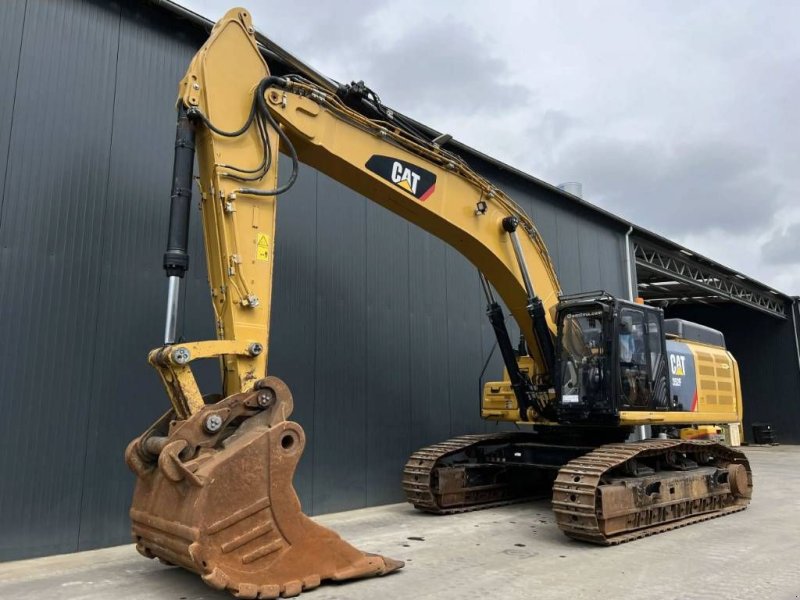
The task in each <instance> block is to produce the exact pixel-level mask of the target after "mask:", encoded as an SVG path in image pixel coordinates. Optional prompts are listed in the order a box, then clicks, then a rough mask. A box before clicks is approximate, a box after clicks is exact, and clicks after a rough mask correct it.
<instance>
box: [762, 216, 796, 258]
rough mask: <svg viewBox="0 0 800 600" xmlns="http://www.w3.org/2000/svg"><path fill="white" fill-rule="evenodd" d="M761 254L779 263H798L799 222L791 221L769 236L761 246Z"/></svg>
mask: <svg viewBox="0 0 800 600" xmlns="http://www.w3.org/2000/svg"><path fill="white" fill-rule="evenodd" d="M761 255H762V257H763V258H764V260H767V261H770V262H772V263H776V264H779V265H792V264H797V263H800V223H793V224H792V225H790V226H789V227H787V228H786V229H785V230H784V231H782V232H781V233H778V234H776V235H774V236H773V237H772V238H770V239H769V240H768V241H767V242H766V243H765V244H764V245H763V246H761Z"/></svg>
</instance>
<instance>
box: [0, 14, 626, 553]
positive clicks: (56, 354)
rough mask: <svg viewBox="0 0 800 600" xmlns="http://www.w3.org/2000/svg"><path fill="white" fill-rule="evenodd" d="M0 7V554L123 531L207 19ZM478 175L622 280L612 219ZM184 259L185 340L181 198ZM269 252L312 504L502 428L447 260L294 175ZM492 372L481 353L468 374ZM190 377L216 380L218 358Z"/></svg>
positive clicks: (403, 227)
mask: <svg viewBox="0 0 800 600" xmlns="http://www.w3.org/2000/svg"><path fill="white" fill-rule="evenodd" d="M0 17H2V20H0V28H2V31H3V33H4V37H3V38H2V41H0V50H3V52H2V56H0V76H3V77H6V78H7V80H9V81H10V79H14V81H17V77H16V70H17V68H18V70H19V78H18V83H17V85H16V86H13V85H8V86H4V87H3V89H2V90H0V110H2V112H0V152H5V151H4V150H2V147H3V145H5V147H6V148H7V149H8V157H7V160H2V161H1V162H0V174H5V173H7V177H6V179H5V182H4V187H3V188H2V189H4V196H3V199H4V202H3V207H2V211H0V219H2V220H1V221H0V319H2V322H3V323H4V327H5V329H4V330H5V332H6V339H7V340H11V341H12V342H13V343H11V344H9V343H6V344H2V345H0V361H2V364H3V365H4V370H3V376H2V377H0V402H2V403H3V407H4V409H5V412H4V417H5V418H4V419H3V420H2V421H0V439H2V440H3V441H2V444H3V446H2V452H1V453H0V472H1V473H2V474H3V477H4V485H3V486H0V530H2V531H3V535H2V536H0V560H2V559H7V558H20V557H24V556H33V555H39V554H48V553H54V552H67V551H73V550H77V549H86V548H92V547H98V546H103V545H109V544H115V543H124V542H126V541H128V539H129V537H128V520H127V507H128V502H129V498H130V494H131V491H132V486H133V477H132V475H131V474H130V473H129V472H128V471H127V469H126V467H125V465H124V463H123V460H122V451H123V448H124V446H125V444H127V442H128V441H129V440H130V439H131V438H132V437H133V436H135V435H137V434H138V433H140V432H141V431H142V430H143V429H144V428H145V427H146V426H147V425H149V423H150V422H152V421H153V420H154V419H155V418H156V417H157V416H158V415H159V414H161V413H162V412H163V411H164V410H166V408H167V407H168V401H167V397H166V395H165V394H164V392H163V390H162V389H161V388H160V384H159V383H158V378H157V376H156V374H155V372H153V370H152V369H151V368H150V367H149V366H148V365H147V363H146V354H147V351H148V350H149V349H151V348H152V347H154V346H157V345H158V344H159V343H160V342H161V339H162V325H163V317H164V315H163V310H164V304H163V303H164V296H165V287H166V285H165V278H164V276H163V271H162V269H161V254H162V251H163V243H164V237H165V233H166V225H167V222H166V220H167V214H168V203H169V182H170V174H171V166H172V159H171V156H172V147H173V139H174V138H173V136H174V121H175V115H174V99H175V91H176V85H177V82H178V80H179V79H180V77H181V76H182V74H183V72H184V70H185V68H186V65H187V64H188V61H189V59H190V58H191V56H192V55H193V53H194V52H195V50H196V49H197V48H198V47H199V45H200V44H201V43H202V42H203V41H204V39H205V36H206V32H204V31H200V30H198V29H196V28H193V27H192V26H190V25H189V24H188V23H186V22H181V21H178V20H177V19H174V18H173V17H172V16H171V15H169V14H168V13H166V12H164V11H163V10H161V9H159V8H155V7H152V6H150V5H149V4H148V3H143V2H139V1H138V0H123V1H121V2H119V3H113V4H107V3H105V2H100V1H99V0H97V1H94V0H62V1H60V2H48V1H46V0H28V1H27V2H25V1H24V0H16V1H13V2H8V3H4V4H3V5H2V6H1V7H0ZM23 19H24V26H23ZM15 45H16V48H17V50H16V53H15V50H14V48H15ZM15 57H16V58H15ZM12 76H13V77H12ZM49 90H57V94H55V92H54V94H55V95H51V94H48V93H45V92H47V91H49ZM14 96H16V98H17V102H16V105H15V107H14V110H13V112H12V110H11V107H12V106H14V102H13V99H14ZM9 98H10V99H11V100H10V102H11V104H9ZM54 98H57V100H58V102H57V103H54V100H53V99H54ZM20 99H23V100H24V102H20ZM56 107H57V109H56ZM9 132H10V134H9ZM3 135H5V136H6V138H5V141H4V140H3V138H2V136H3ZM4 156H5V155H4V154H0V158H3V157H4ZM284 164H287V163H284ZM478 166H479V167H480V169H481V170H482V171H483V173H484V175H486V176H487V177H489V178H490V179H492V181H494V182H495V183H496V184H497V185H498V186H500V187H503V188H504V189H506V190H507V191H508V192H509V193H511V195H512V196H513V197H515V198H516V199H517V200H518V201H519V202H520V204H521V205H522V206H523V207H525V208H526V209H527V210H528V211H529V212H530V213H531V214H532V215H533V218H534V220H536V222H537V224H538V226H539V228H540V230H541V232H542V235H543V236H544V239H545V241H546V242H547V243H548V245H549V246H550V247H551V249H552V250H553V256H554V260H555V262H556V265H557V269H558V271H559V274H560V276H561V277H562V278H563V279H564V281H565V282H567V283H566V284H565V286H564V287H565V289H566V290H569V291H575V290H576V288H578V286H580V285H584V284H594V283H595V282H599V283H602V284H603V285H602V287H605V288H606V289H608V290H609V291H611V292H615V293H619V291H620V289H621V282H622V276H621V273H622V260H624V251H623V245H622V243H621V242H620V239H621V233H620V231H619V226H618V225H616V226H614V225H612V224H611V222H610V221H609V220H608V219H603V218H600V220H596V219H598V217H597V216H596V215H593V213H592V212H591V211H590V210H587V209H585V208H582V207H576V206H575V205H573V204H572V203H570V202H569V201H568V200H566V199H565V198H564V197H563V196H560V195H558V194H555V193H553V192H552V191H549V190H546V189H544V188H542V189H541V190H540V189H538V188H536V187H535V186H533V185H532V184H530V183H529V182H526V181H523V180H522V179H520V178H519V177H517V176H515V175H512V174H510V173H508V172H504V171H501V170H499V169H497V168H496V167H494V166H492V165H488V164H481V165H478ZM282 175H283V176H285V172H284V173H282ZM3 176H5V175H3ZM623 233H624V232H623ZM577 238H580V243H578V242H577V241H576V240H577ZM190 252H191V256H192V258H191V261H192V264H191V269H190V272H189V275H188V276H187V278H186V280H185V286H186V294H185V296H184V302H183V310H182V324H181V327H180V332H179V333H180V334H181V335H182V337H184V338H185V339H208V338H209V337H211V336H213V333H214V332H213V319H212V310H211V303H210V299H209V293H208V289H207V283H206V279H205V277H206V276H205V265H204V252H203V248H202V236H201V231H200V220H199V215H198V213H197V212H194V213H193V215H192V221H191V237H190ZM275 260H276V265H275V291H274V297H273V319H272V332H271V340H270V362H269V372H270V373H271V374H274V375H277V376H278V377H281V378H283V379H284V380H285V381H286V382H287V383H288V384H289V386H290V387H291V389H292V391H293V394H294V397H295V413H294V418H295V419H296V420H297V421H298V422H299V423H300V424H301V425H303V427H304V428H305V430H306V433H307V436H308V442H307V448H306V453H305V456H304V458H303V459H302V460H301V463H300V466H299V469H298V473H297V477H296V480H295V482H296V487H297V489H298V493H299V495H300V498H301V500H302V502H303V505H304V507H305V509H306V510H307V511H308V512H309V513H312V514H319V513H324V512H329V511H333V510H342V509H348V508H356V507H361V506H366V505H370V504H378V503H383V502H391V501H396V500H400V499H401V492H400V485H399V479H400V469H401V468H402V465H403V463H404V461H405V459H406V457H407V455H408V453H409V452H410V451H412V450H413V449H416V448H418V447H420V446H423V445H426V444H430V443H433V442H436V441H440V440H442V439H445V438H447V437H449V436H450V435H457V434H462V433H467V432H475V431H484V430H486V429H491V428H494V427H495V425H494V424H486V423H483V422H482V421H481V420H480V419H479V416H478V415H479V413H478V394H479V384H478V377H479V375H480V370H481V368H482V367H483V365H484V363H485V361H486V359H487V357H488V356H489V353H490V352H491V349H492V346H493V344H494V340H493V334H492V332H491V328H490V327H489V326H488V325H487V323H486V318H485V315H484V299H483V298H482V293H481V291H480V286H479V282H478V277H477V272H476V270H475V268H474V267H472V266H471V265H470V264H468V263H467V262H466V261H465V260H464V259H463V258H462V257H461V256H460V255H459V254H458V253H457V252H455V251H454V250H452V249H450V248H448V247H446V246H445V245H444V244H443V243H442V242H441V241H439V240H438V239H436V238H434V237H432V236H430V235H429V234H427V233H425V232H423V231H422V230H420V229H419V228H417V227H415V226H413V225H410V224H408V223H406V222H404V221H403V220H402V219H400V218H398V217H396V216H394V215H392V214H390V213H389V212H387V211H385V210H384V209H382V208H380V207H378V206H376V205H372V204H368V203H367V202H366V200H365V199H363V198H361V197H359V196H358V195H356V194H354V193H353V192H351V191H349V190H347V189H345V188H344V187H342V186H341V185H340V184H338V183H336V182H335V181H333V180H331V179H329V178H327V177H325V176H323V175H321V174H318V173H316V172H315V171H313V170H312V169H310V168H302V169H301V172H300V178H299V180H298V183H297V185H296V186H295V187H294V188H293V189H292V190H291V191H290V192H289V193H287V194H286V195H285V196H282V197H281V198H280V199H279V207H278V232H277V235H276V250H275ZM584 263H585V264H584ZM598 265H599V266H598ZM511 330H512V335H514V336H516V333H515V331H516V327H515V326H513V325H512V326H511ZM500 372H501V363H500V356H499V353H498V352H496V351H495V353H494V354H493V355H492V357H491V360H490V367H489V368H488V370H487V371H486V374H485V376H484V381H485V380H491V379H496V378H497V377H498V376H499V375H500ZM198 378H199V380H200V383H201V386H204V389H206V390H207V391H214V386H215V385H216V381H217V379H218V372H217V368H216V366H215V365H214V364H213V363H207V364H206V365H204V366H201V368H199V370H198ZM32 390H34V391H35V393H31V391H32Z"/></svg>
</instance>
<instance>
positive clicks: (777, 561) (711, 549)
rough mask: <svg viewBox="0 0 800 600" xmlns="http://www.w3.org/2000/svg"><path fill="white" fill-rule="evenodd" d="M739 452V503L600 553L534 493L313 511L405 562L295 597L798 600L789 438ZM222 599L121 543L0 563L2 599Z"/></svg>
mask: <svg viewBox="0 0 800 600" xmlns="http://www.w3.org/2000/svg"><path fill="white" fill-rule="evenodd" d="M745 451H746V453H747V455H748V457H749V458H750V461H751V463H752V465H753V470H754V479H755V490H756V491H755V496H754V499H753V502H752V504H751V505H750V507H749V508H748V509H747V510H746V511H744V512H741V513H737V514H734V515H731V516H728V517H724V518H721V519H714V520H712V521H708V522H705V523H702V524H699V525H693V526H691V527H688V528H683V529H678V530H675V531H671V532H668V533H665V534H662V535H658V536H655V537H651V538H645V539H643V540H638V541H635V542H632V543H629V544H624V545H622V546H617V547H611V548H600V547H594V546H589V545H586V544H582V543H579V542H575V541H572V540H569V539H567V538H566V537H565V536H563V535H562V534H561V533H560V532H559V530H558V529H557V527H556V525H555V522H554V518H553V515H552V513H551V512H550V509H549V503H548V502H544V501H539V502H532V503H528V504H520V505H516V506H511V507H505V508H500V509H493V510H485V511H478V512H473V513H466V514H463V515H453V516H448V517H435V516H431V515H424V514H421V513H419V512H416V511H414V510H413V509H412V508H410V507H409V506H408V505H404V504H400V505H392V506H385V507H378V508H369V509H364V510H358V511H352V512H347V513H340V514H335V515H325V516H323V517H319V518H318V520H319V521H320V522H322V523H323V524H325V525H327V526H329V527H332V528H334V529H336V530H337V531H338V532H339V533H341V534H342V536H343V537H344V538H345V539H347V540H349V541H350V542H352V543H353V544H355V545H356V546H358V547H359V548H361V549H363V550H366V551H370V552H379V553H382V554H386V555H388V556H391V557H394V558H398V559H402V560H405V561H406V567H405V568H404V569H403V570H401V571H400V572H398V573H396V574H393V575H390V576H387V577H385V578H381V579H373V580H364V581H357V582H350V583H347V584H339V585H324V586H322V587H320V588H318V589H316V590H314V591H311V592H307V594H304V595H303V596H302V598H304V599H305V600H332V599H342V600H344V599H352V600H373V599H376V598H380V599H387V600H388V599H390V598H391V599H394V598H414V599H415V600H423V599H425V600H427V599H437V600H438V599H442V600H448V599H454V600H455V599H459V600H462V599H471V598H491V599H492V600H510V599H516V598H520V599H521V598H537V600H538V599H550V598H552V599H562V598H563V599H570V600H573V599H574V600H580V599H594V598H609V599H611V598H614V599H617V598H620V599H625V598H631V599H636V600H643V599H648V598H658V599H686V600H691V599H699V598H704V599H707V598H719V599H749V598H752V599H757V600H762V599H769V600H772V599H776V600H789V599H797V598H800V446H794V447H792V446H779V447H774V448H745ZM230 597H231V596H229V595H227V594H225V593H222V592H216V591H214V590H211V589H209V588H207V587H206V586H205V585H204V584H203V583H202V581H201V580H200V578H199V577H197V576H196V575H192V574H190V573H188V572H185V571H183V570H181V569H178V568H171V567H166V566H163V565H161V564H160V563H158V562H156V561H148V560H146V559H144V558H142V557H140V556H139V555H138V554H137V553H136V551H135V550H134V549H133V546H120V547H116V548H110V549H105V550H96V551H91V552H81V553H77V554H69V555H63V556H54V557H48V558H42V559H35V560H27V561H19V562H12V563H4V564H0V598H2V599H4V600H11V599H20V600H27V599H30V600H34V599H35V600H49V599H58V600H107V599H113V600H134V599H136V600H142V599H148V600H149V599H152V600H201V599H202V600H227V599H228V598H230Z"/></svg>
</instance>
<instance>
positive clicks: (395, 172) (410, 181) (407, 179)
mask: <svg viewBox="0 0 800 600" xmlns="http://www.w3.org/2000/svg"><path fill="white" fill-rule="evenodd" d="M392 181H394V182H395V183H396V184H397V185H399V186H400V187H401V188H406V189H407V190H408V191H409V192H411V193H412V194H416V193H417V184H418V183H419V175H417V174H416V173H414V171H412V170H411V169H410V168H408V167H404V166H403V163H401V162H398V161H394V164H393V165H392Z"/></svg>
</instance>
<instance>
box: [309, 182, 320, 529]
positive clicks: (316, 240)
mask: <svg viewBox="0 0 800 600" xmlns="http://www.w3.org/2000/svg"><path fill="white" fill-rule="evenodd" d="M318 295H319V171H317V170H314V296H313V301H314V305H313V315H314V317H313V318H314V329H313V332H314V345H313V350H312V360H311V365H312V367H311V368H312V371H311V372H312V373H313V377H312V378H311V379H312V386H313V389H312V392H311V393H312V394H313V395H312V400H311V401H312V402H313V404H312V409H311V429H312V434H313V435H314V437H316V433H317V403H318V402H319V399H318V398H317V346H318V345H319V344H318V341H319V340H318V338H317V332H318V324H319V318H318V317H319V316H318V314H317V306H318V304H319V298H318ZM309 458H310V459H311V461H310V462H311V493H310V494H309V495H310V496H311V498H310V499H309V501H310V503H311V508H310V509H309V512H310V513H311V514H315V512H314V498H315V497H316V496H315V491H314V488H315V485H314V481H315V480H316V475H315V473H316V468H315V467H316V464H317V460H316V458H317V444H314V445H313V446H312V449H311V456H310V457H309Z"/></svg>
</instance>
